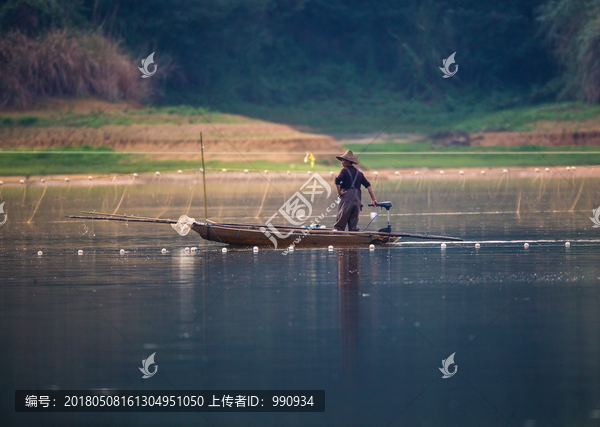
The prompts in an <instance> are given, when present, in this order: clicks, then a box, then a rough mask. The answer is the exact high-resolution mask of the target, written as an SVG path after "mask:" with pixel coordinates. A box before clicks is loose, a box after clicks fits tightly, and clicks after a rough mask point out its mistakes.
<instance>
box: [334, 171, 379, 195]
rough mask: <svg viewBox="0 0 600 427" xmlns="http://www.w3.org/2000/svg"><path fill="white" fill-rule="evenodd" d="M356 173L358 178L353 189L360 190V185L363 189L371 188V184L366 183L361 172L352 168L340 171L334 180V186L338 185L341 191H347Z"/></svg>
mask: <svg viewBox="0 0 600 427" xmlns="http://www.w3.org/2000/svg"><path fill="white" fill-rule="evenodd" d="M357 172H358V174H359V175H358V178H356V182H355V183H354V187H356V189H358V190H360V186H361V184H362V185H363V186H364V187H365V188H369V187H370V186H371V183H370V182H369V181H367V178H365V175H364V174H363V173H362V172H361V171H359V170H358V169H356V168H355V167H354V166H349V167H347V168H344V169H342V170H341V172H340V173H339V175H338V176H336V178H335V185H339V186H340V188H341V189H342V190H349V189H350V186H351V185H352V181H353V180H354V177H355V176H356V173H357ZM350 174H352V176H350Z"/></svg>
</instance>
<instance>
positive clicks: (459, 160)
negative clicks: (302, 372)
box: [0, 143, 600, 176]
mask: <svg viewBox="0 0 600 427" xmlns="http://www.w3.org/2000/svg"><path fill="white" fill-rule="evenodd" d="M364 145H366V144H363V146H361V147H359V144H353V145H352V149H353V150H354V151H355V152H356V153H359V156H360V160H361V167H363V168H367V169H371V170H375V169H402V168H468V167H515V166H542V167H545V166H568V165H577V166H580V165H593V164H596V165H597V164H600V154H590V153H589V152H590V151H593V149H594V148H595V147H556V148H554V147H539V152H538V151H535V148H532V147H531V146H527V147H491V148H489V147H461V151H459V150H456V149H455V150H450V149H449V148H444V149H436V150H434V151H428V150H427V149H426V148H427V147H428V146H429V143H413V144H372V145H371V146H370V147H369V148H368V151H367V152H366V153H372V152H381V151H388V152H390V151H403V153H401V154H365V153H363V154H360V153H361V149H362V148H364ZM399 148H402V149H404V150H401V149H399ZM467 149H470V152H469V150H467ZM63 150H64V149H60V148H58V149H54V150H46V151H51V152H50V153H39V152H34V151H33V150H27V151H28V152H25V153H7V152H5V151H4V152H3V151H0V171H1V174H2V175H4V176H9V175H24V176H37V175H57V174H112V173H121V174H127V173H136V172H137V173H147V172H155V171H160V172H172V171H177V170H178V169H181V170H197V169H198V168H200V167H201V162H200V161H186V160H152V158H151V156H147V155H138V154H127V153H116V152H115V151H113V150H112V149H110V148H107V147H100V148H92V147H89V146H83V147H69V148H68V149H66V150H64V152H63ZM80 151H84V153H79V152H80ZM423 151H425V152H426V153H434V154H420V152H423ZM449 151H450V152H449ZM548 151H554V152H557V151H559V152H560V151H572V152H573V151H574V152H575V153H559V154H549V153H548ZM596 151H600V148H597V149H596ZM451 152H454V153H457V152H458V153H459V154H451ZM411 153H414V154H411ZM486 153H492V154H486ZM493 153H497V154H493ZM509 153H515V154H509ZM249 160H250V163H249V162H246V161H245V160H243V159H240V161H237V162H222V161H208V162H206V169H207V170H208V171H213V170H214V171H220V170H221V169H223V168H225V169H227V170H228V171H236V170H237V171H241V170H244V169H248V170H250V171H256V170H258V171H261V172H262V171H264V170H269V171H272V172H277V171H279V172H284V171H287V170H290V171H308V170H315V171H330V170H333V171H336V170H339V166H338V165H337V163H333V164H332V162H331V159H317V162H316V164H315V166H314V168H311V167H310V164H309V163H304V162H303V161H302V160H301V159H299V160H298V162H296V163H291V164H290V163H277V162H270V161H265V160H252V159H251V158H250V159H249Z"/></svg>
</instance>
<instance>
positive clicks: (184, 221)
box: [171, 215, 196, 236]
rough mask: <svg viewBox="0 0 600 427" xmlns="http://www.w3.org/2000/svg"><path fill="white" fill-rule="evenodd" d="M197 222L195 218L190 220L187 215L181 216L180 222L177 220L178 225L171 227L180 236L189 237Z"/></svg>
mask: <svg viewBox="0 0 600 427" xmlns="http://www.w3.org/2000/svg"><path fill="white" fill-rule="evenodd" d="M195 222H196V220H195V219H194V218H190V217H189V216H187V215H181V216H180V217H179V220H177V224H171V227H173V230H175V231H177V232H178V233H179V235H180V236H187V234H188V233H189V232H190V230H191V229H192V225H194V223H195Z"/></svg>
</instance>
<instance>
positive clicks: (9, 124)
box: [0, 99, 600, 176]
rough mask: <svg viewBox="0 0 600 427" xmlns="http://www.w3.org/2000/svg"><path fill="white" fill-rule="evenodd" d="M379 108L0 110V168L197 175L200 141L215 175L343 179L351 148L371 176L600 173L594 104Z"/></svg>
mask: <svg viewBox="0 0 600 427" xmlns="http://www.w3.org/2000/svg"><path fill="white" fill-rule="evenodd" d="M371 107H373V106H365V108H364V110H361V111H358V110H353V109H351V108H350V107H348V108H347V109H344V108H341V109H337V110H336V109H335V108H333V106H331V105H328V104H320V105H317V106H315V108H314V109H307V106H306V105H305V106H302V107H297V108H295V109H294V108H293V109H286V110H280V109H274V108H272V109H269V108H266V107H264V108H257V107H254V108H253V109H252V110H250V108H249V107H248V111H246V113H247V115H241V114H230V113H224V112H221V111H212V110H208V109H204V108H194V107H190V106H172V107H156V108H155V107H142V106H139V105H132V104H118V103H117V104H110V103H106V102H103V101H98V100H94V99H87V100H76V101H67V100H56V101H52V102H48V103H46V104H41V105H39V106H38V107H37V108H35V109H32V110H28V111H16V110H15V111H4V112H0V134H1V136H2V138H0V141H1V142H0V170H1V174H2V175H4V176H10V175H24V176H37V175H53V174H98V173H136V172H137V173H145V172H154V171H165V172H166V171H176V170H179V169H181V170H194V169H198V168H199V167H201V164H200V157H199V155H197V154H199V151H200V147H199V144H198V135H199V132H203V134H204V141H205V146H206V147H208V148H207V149H208V151H209V152H210V151H211V150H212V152H213V153H217V152H226V153H225V154H222V155H213V156H212V157H211V154H210V153H209V155H208V156H207V160H208V161H207V163H206V167H207V169H208V170H221V169H223V168H225V169H228V170H244V169H248V170H259V171H264V170H271V171H287V170H291V171H307V170H311V169H312V170H317V171H329V170H337V169H338V163H337V161H335V156H334V154H333V153H336V152H337V151H340V152H341V151H342V150H343V149H345V148H349V149H352V150H353V151H354V152H355V153H357V154H358V155H359V156H360V159H361V166H362V167H364V168H367V169H371V170H374V169H403V168H431V169H433V168H436V169H437V168H469V167H481V168H485V167H514V166H539V167H551V166H568V165H597V164H600V145H585V142H584V143H582V142H581V135H580V134H581V132H587V134H586V135H589V134H590V132H591V133H592V134H593V133H594V132H596V131H599V132H600V106H598V105H587V104H581V103H555V104H542V105H537V106H530V107H525V108H518V109H505V110H502V111H497V112H490V111H483V110H482V111H470V112H467V111H466V110H465V109H463V110H460V111H448V109H445V110H443V109H441V108H439V107H437V106H430V105H426V104H423V103H414V104H413V105H411V106H410V108H408V109H406V110H405V111H403V112H402V114H397V112H396V111H395V107H394V108H391V107H390V105H388V107H389V108H386V109H383V107H381V106H380V109H378V108H379V107H378V108H375V107H373V108H371ZM397 107H398V108H399V104H398V105H397ZM233 110H235V108H232V109H230V110H228V111H233ZM238 110H239V111H235V112H236V113H241V112H242V111H241V110H243V108H238ZM394 118H395V120H394V121H393V123H392V124H391V125H389V126H388V127H386V124H389V122H390V120H392V119H394ZM267 120H269V121H267ZM386 121H387V122H388V123H386ZM277 122H280V123H292V125H282V124H278V123H277ZM382 130H385V132H384V133H382V132H381V131H382ZM441 130H450V131H452V130H464V131H468V132H470V133H471V135H472V136H474V137H472V141H473V144H480V142H478V141H485V140H486V138H488V139H489V138H490V137H493V138H494V140H493V141H492V142H493V143H494V141H500V146H484V145H472V146H469V147H455V146H453V147H432V142H431V141H432V139H431V137H430V135H432V133H434V132H437V131H441ZM353 132H357V133H353ZM578 133H579V134H578ZM596 133H597V132H596ZM557 134H558V135H559V136H560V137H565V138H571V139H568V140H567V145H558V146H544V145H543V144H539V145H533V144H532V143H531V141H540V140H543V137H544V136H545V135H550V136H556V135H557ZM331 136H333V137H334V138H335V140H334V138H331ZM540 136H541V137H542V138H541V139H540ZM530 137H531V138H533V137H537V138H538V139H537V140H535V139H530ZM578 137H579V140H578V139H577V138H578ZM592 137H594V136H593V135H592ZM596 138H597V137H596ZM550 139H551V138H550ZM336 140H337V142H336ZM207 141H208V142H207ZM528 141H529V143H528ZM569 141H573V144H571V142H569ZM563 142H564V141H563ZM502 144H504V146H502ZM569 144H571V145H569ZM576 144H579V145H576ZM582 144H583V145H582ZM488 145H489V144H488ZM306 151H311V152H315V153H316V154H315V155H316V163H315V166H314V168H311V166H310V163H305V162H304V155H305V152H306ZM196 152H198V153H197V154H191V155H190V154H189V153H196ZM268 152H274V153H281V155H279V154H273V153H271V154H270V155H267V154H266V153H268ZM319 152H322V153H327V154H318V153H319ZM261 153H263V154H261ZM284 154H285V157H284Z"/></svg>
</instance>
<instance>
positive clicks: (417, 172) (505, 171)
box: [0, 166, 577, 185]
mask: <svg viewBox="0 0 600 427" xmlns="http://www.w3.org/2000/svg"><path fill="white" fill-rule="evenodd" d="M576 169H577V168H576V167H575V166H567V167H566V170H567V171H572V170H576ZM198 170H199V171H202V169H198ZM545 170H546V172H550V168H546V169H545ZM535 171H536V172H539V171H540V169H539V168H535ZM221 172H222V173H225V172H227V169H222V170H221ZM249 172H250V171H249V170H248V169H244V173H249ZM503 172H504V173H508V172H509V171H508V169H504V170H503ZM177 173H178V174H179V175H181V174H183V171H182V170H178V171H177ZM264 173H265V174H266V175H268V174H269V171H268V170H265V171H264ZM286 173H287V174H288V175H291V174H292V172H290V171H287V172H286ZM312 173H313V172H312V171H308V174H309V175H310V174H312ZM420 173H421V172H419V171H415V175H419V174H420ZM485 173H486V172H485V171H484V170H482V171H481V174H482V175H485ZM373 174H374V175H379V172H377V171H375V172H373ZM394 174H395V175H400V172H398V171H396V172H394ZM445 174H446V172H444V171H443V170H441V171H440V175H445ZM458 174H459V175H464V174H465V171H462V170H461V171H458ZM155 175H156V176H160V172H158V171H157V172H156V173H155ZM329 175H331V176H333V175H335V172H329ZM138 176H139V175H138V174H137V173H134V174H133V177H134V178H137V177H138ZM93 179H94V178H93V177H92V176H91V175H90V176H88V180H90V181H92V180H93ZM69 181H71V179H70V178H65V182H69ZM40 182H42V183H44V182H46V180H45V179H44V178H42V179H40ZM19 183H20V184H25V180H24V179H22V180H20V181H19ZM3 184H4V182H2V181H0V185H3Z"/></svg>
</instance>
